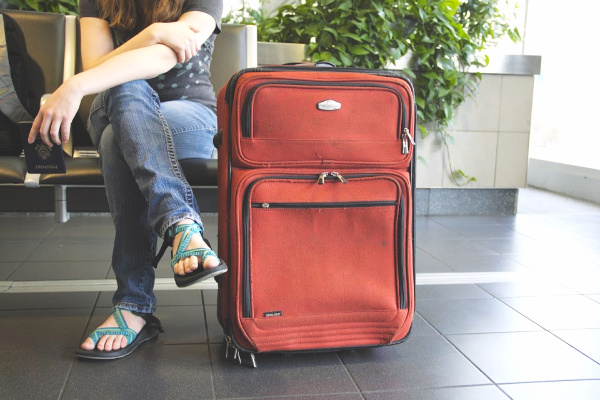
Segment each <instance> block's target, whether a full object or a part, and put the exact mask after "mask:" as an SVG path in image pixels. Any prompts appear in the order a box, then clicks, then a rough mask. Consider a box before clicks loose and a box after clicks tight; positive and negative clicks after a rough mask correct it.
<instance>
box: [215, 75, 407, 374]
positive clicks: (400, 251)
mask: <svg viewBox="0 0 600 400" xmlns="http://www.w3.org/2000/svg"><path fill="white" fill-rule="evenodd" d="M413 93H414V92H413V88H412V85H411V84H410V82H409V81H408V80H407V79H406V78H404V77H401V76H398V75H397V74H394V73H391V72H388V71H382V70H359V69H347V68H325V67H315V66H308V65H301V66H268V67H259V68H253V69H246V70H243V71H241V72H239V73H238V74H236V75H234V76H233V77H232V78H231V79H230V81H229V83H228V84H227V85H226V86H225V87H224V88H223V89H222V90H221V91H220V93H219V96H218V106H217V109H218V121H219V127H220V131H221V134H220V135H219V137H220V141H221V143H220V145H219V146H218V147H219V155H218V158H219V160H218V162H219V255H220V257H222V258H223V259H224V261H225V262H226V263H227V265H228V266H229V272H228V273H226V274H225V275H223V276H222V277H220V279H219V280H218V281H219V307H218V317H219V322H220V323H221V325H222V326H223V329H224V332H225V335H226V341H227V343H228V345H227V351H228V353H230V354H233V357H234V358H235V359H237V360H238V361H239V362H240V363H241V362H242V356H244V355H249V357H247V359H249V360H250V361H251V362H252V364H253V365H254V366H256V363H255V357H254V354H255V353H263V352H294V351H321V350H337V349H343V348H358V347H365V346H382V345H390V344H395V343H398V342H401V341H403V340H404V339H405V338H406V337H407V335H408V333H409V331H410V328H411V325H412V320H413V314H414V310H415V297H414V266H413V265H414V264H413V259H414V240H413V238H414V230H413V229H414V228H413V215H414V211H413V210H414V207H413V195H414V168H415V165H414V160H415V155H414V154H415V149H414V141H413V139H412V138H413V137H414V129H415V119H416V108H415V102H414V95H413ZM230 350H231V351H230Z"/></svg>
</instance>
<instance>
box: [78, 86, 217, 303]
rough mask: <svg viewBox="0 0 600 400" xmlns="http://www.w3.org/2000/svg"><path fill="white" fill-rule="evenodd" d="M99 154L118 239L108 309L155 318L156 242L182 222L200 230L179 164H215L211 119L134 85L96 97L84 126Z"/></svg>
mask: <svg viewBox="0 0 600 400" xmlns="http://www.w3.org/2000/svg"><path fill="white" fill-rule="evenodd" d="M88 129H89V132H90V136H91V138H92V141H93V142H94V145H95V146H96V148H97V149H98V153H99V154H100V169H101V170H102V175H103V176H104V184H105V187H106V195H107V198H108V204H109V207H110V211H111V214H112V218H113V220H114V224H115V229H116V236H115V243H114V247H113V255H112V267H113V270H114V272H115V275H116V278H117V285H118V288H117V291H116V292H115V295H114V296H113V304H114V305H115V306H117V307H121V308H123V309H126V310H130V311H136V312H140V313H152V312H154V311H155V309H156V296H155V295H154V279H155V270H154V268H153V267H152V259H153V258H154V255H155V253H156V240H157V236H159V237H161V238H162V237H164V235H165V232H166V230H167V229H168V228H169V227H170V226H171V225H173V224H175V223H177V222H178V221H181V220H182V219H184V218H189V219H192V220H194V221H196V222H197V223H198V224H200V226H202V222H201V220H200V213H199V210H198V204H197V202H196V199H195V198H194V194H193V193H192V189H191V187H190V185H189V184H188V182H187V181H186V179H185V177H184V175H183V172H182V171H181V167H180V165H179V162H178V160H180V159H185V158H214V157H215V154H216V151H215V148H214V146H213V143H212V138H213V136H214V135H215V133H216V131H217V120H216V115H215V113H214V112H213V111H212V110H210V109H209V108H208V107H206V106H204V105H202V104H200V103H198V102H194V101H189V100H175V101H168V102H163V103H161V102H160V100H159V98H158V95H157V94H156V92H155V91H154V90H153V89H152V88H151V87H150V86H149V85H148V84H147V83H146V81H143V80H139V81H133V82H129V83H126V84H123V85H120V86H117V87H114V88H112V89H109V90H107V91H105V92H103V93H100V94H99V95H98V96H96V99H95V100H94V102H93V104H92V107H91V110H90V117H89V122H88Z"/></svg>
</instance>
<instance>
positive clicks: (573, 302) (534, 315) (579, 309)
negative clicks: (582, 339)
mask: <svg viewBox="0 0 600 400" xmlns="http://www.w3.org/2000/svg"><path fill="white" fill-rule="evenodd" d="M501 300H502V301H503V302H504V303H506V304H508V305H509V306H510V307H512V308H513V309H515V310H517V311H518V312H519V313H521V314H523V315H524V316H525V317H527V318H529V319H531V320H532V321H533V322H535V323H537V324H538V325H540V326H542V327H543V328H544V329H547V330H558V329H587V328H600V304H598V303H596V302H595V301H593V300H591V299H589V298H587V297H585V296H544V297H513V298H504V299H501Z"/></svg>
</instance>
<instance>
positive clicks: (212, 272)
mask: <svg viewBox="0 0 600 400" xmlns="http://www.w3.org/2000/svg"><path fill="white" fill-rule="evenodd" d="M171 232H172V233H171V235H172V236H171V237H172V238H174V237H175V236H176V235H178V234H179V233H181V232H183V235H182V236H181V240H180V241H179V243H178V245H177V249H176V250H175V251H174V252H173V258H172V259H171V268H172V269H174V268H175V264H177V263H178V262H179V261H181V260H182V259H184V258H186V257H190V256H196V257H198V259H199V261H198V269H196V270H194V271H192V272H190V273H189V274H185V275H178V274H174V278H175V284H176V285H177V286H178V287H186V286H189V285H191V284H193V283H196V282H201V281H204V280H206V279H209V278H212V277H215V276H218V275H221V274H224V273H225V272H227V265H225V263H224V262H223V260H221V259H220V258H219V257H218V256H217V253H215V252H214V251H213V250H212V247H211V245H210V243H209V242H208V240H206V239H205V238H204V236H203V235H202V233H203V232H202V228H200V226H199V225H198V224H181V225H179V226H176V227H175V228H174V229H172V231H171ZM194 234H198V235H200V236H201V237H202V240H204V242H205V243H206V244H207V245H208V247H209V248H202V249H191V250H185V248H186V247H187V245H188V243H189V242H190V240H191V239H192V236H193V235H194ZM210 256H213V257H216V258H218V259H219V265H217V266H216V267H214V268H209V269H205V268H204V267H203V265H204V260H205V259H206V257H210Z"/></svg>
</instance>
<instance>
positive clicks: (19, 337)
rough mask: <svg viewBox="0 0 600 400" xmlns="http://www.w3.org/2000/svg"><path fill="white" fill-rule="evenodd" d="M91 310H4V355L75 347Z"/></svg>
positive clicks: (0, 328) (0, 316)
mask: <svg viewBox="0 0 600 400" xmlns="http://www.w3.org/2000/svg"><path fill="white" fill-rule="evenodd" d="M89 315H90V310H87V309H83V308H75V309H64V310H53V309H50V310H28V311H24V310H20V311H0V337H1V338H2V347H1V349H0V359H5V358H10V357H9V355H19V356H23V357H29V358H32V357H35V355H36V354H37V353H39V352H42V353H44V352H45V353H57V352H58V353H62V351H63V350H65V349H75V348H76V347H77V346H79V340H80V339H81V337H82V334H83V332H84V330H85V327H86V325H87V322H88V319H89Z"/></svg>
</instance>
